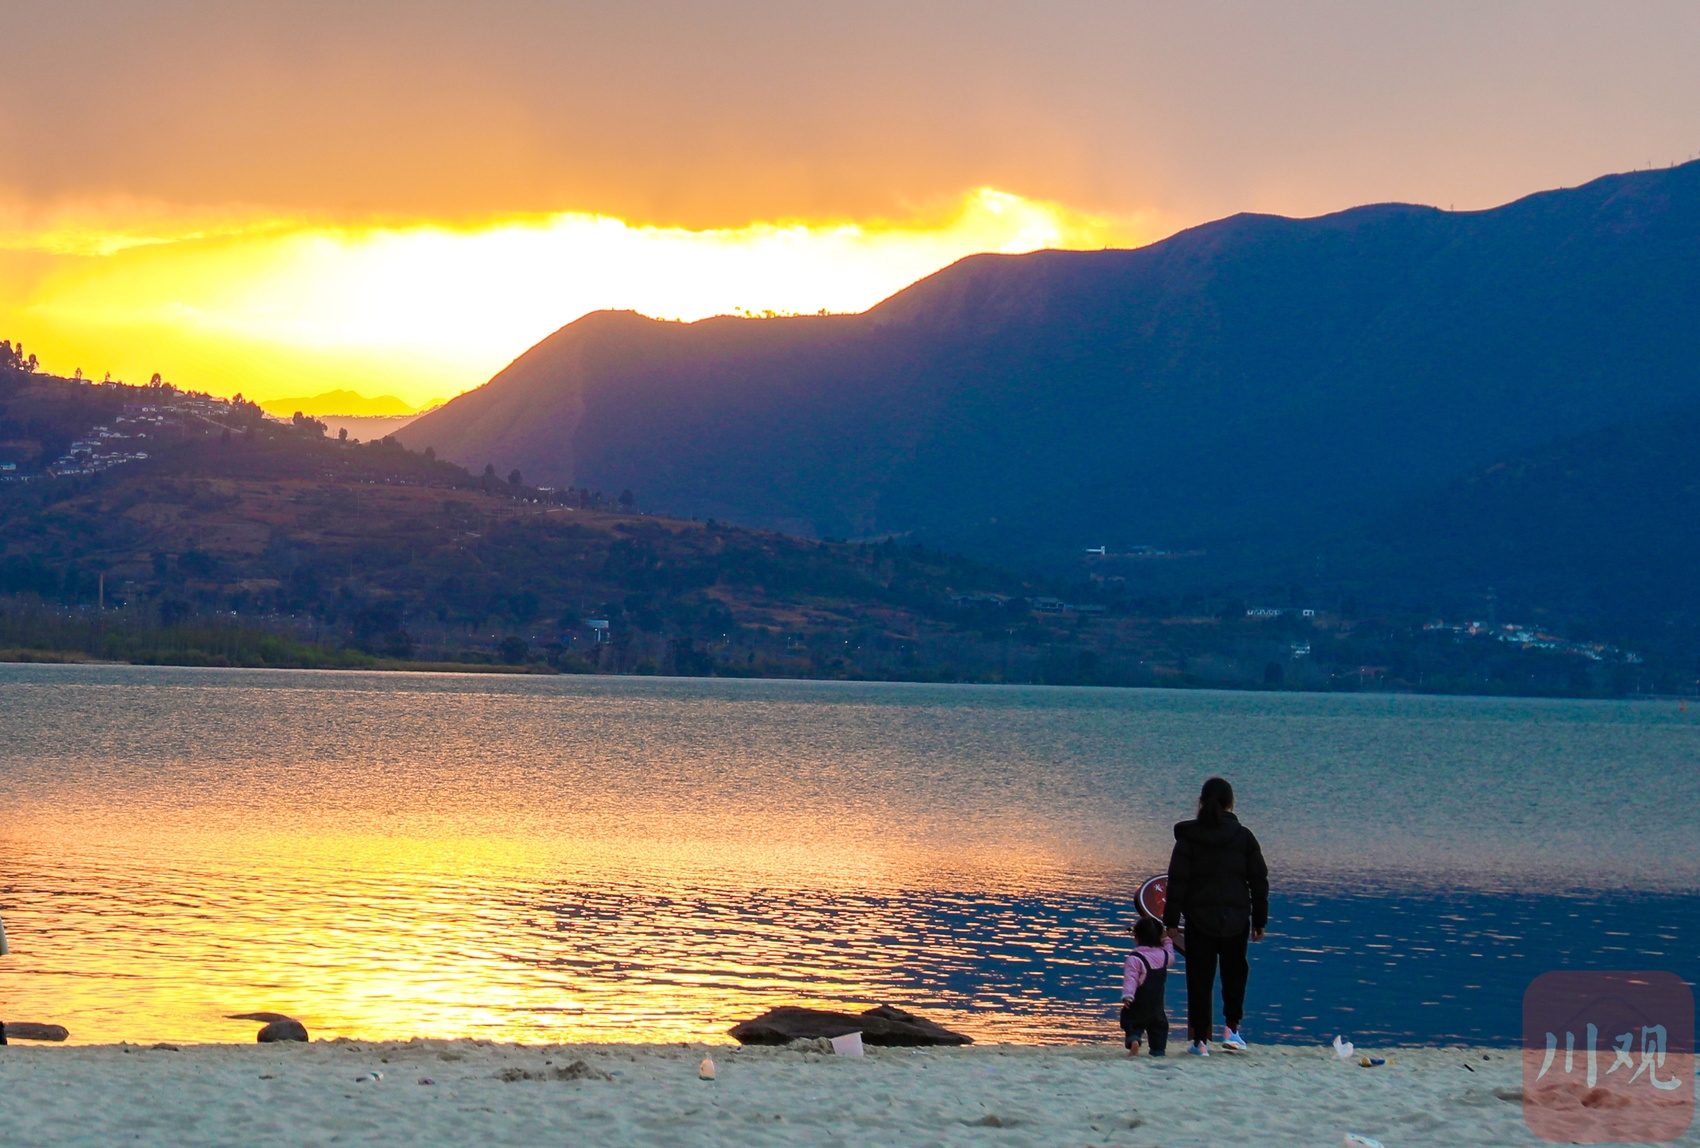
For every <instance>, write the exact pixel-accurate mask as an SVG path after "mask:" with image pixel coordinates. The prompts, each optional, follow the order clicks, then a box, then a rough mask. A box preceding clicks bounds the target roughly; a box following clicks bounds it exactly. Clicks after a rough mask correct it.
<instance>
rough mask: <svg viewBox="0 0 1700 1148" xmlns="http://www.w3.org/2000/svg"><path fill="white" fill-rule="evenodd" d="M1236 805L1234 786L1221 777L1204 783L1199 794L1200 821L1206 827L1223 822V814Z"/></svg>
mask: <svg viewBox="0 0 1700 1148" xmlns="http://www.w3.org/2000/svg"><path fill="white" fill-rule="evenodd" d="M1233 807H1234V787H1233V786H1231V785H1229V784H1228V783H1227V782H1226V781H1225V780H1223V779H1222V778H1220V777H1212V778H1211V779H1210V780H1209V781H1207V782H1205V783H1204V789H1203V790H1202V791H1201V792H1200V793H1199V795H1198V822H1199V824H1200V825H1203V826H1205V827H1206V828H1211V829H1213V828H1215V827H1216V826H1218V825H1220V824H1221V823H1222V814H1224V813H1226V812H1227V811H1228V810H1230V809H1232V808H1233Z"/></svg>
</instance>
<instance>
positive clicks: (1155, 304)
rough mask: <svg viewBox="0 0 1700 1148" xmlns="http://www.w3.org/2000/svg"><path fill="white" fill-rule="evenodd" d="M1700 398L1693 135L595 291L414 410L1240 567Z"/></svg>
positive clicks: (521, 459)
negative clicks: (1626, 166) (915, 261)
mask: <svg viewBox="0 0 1700 1148" xmlns="http://www.w3.org/2000/svg"><path fill="white" fill-rule="evenodd" d="M1694 403H1700V164H1687V165H1684V166H1681V167H1677V168H1672V169H1667V170H1660V171H1648V172H1636V173H1632V174H1625V175H1614V176H1608V177H1605V178H1602V179H1597V180H1594V181H1593V182H1591V183H1588V184H1586V185H1584V186H1582V187H1578V188H1573V189H1567V190H1560V191H1549V192H1543V193H1541V194H1537V195H1532V196H1529V197H1527V198H1525V199H1521V200H1518V201H1516V202H1514V203H1511V204H1507V205H1505V206H1503V207H1499V208H1495V209H1492V210H1488V211H1478V212H1457V213H1454V212H1448V211H1441V210H1437V209H1435V208H1429V207H1418V206H1410V205H1403V204H1381V205H1375V206H1369V207H1361V208H1355V209H1353V210H1350V211H1343V212H1340V213H1337V214H1333V215H1327V216H1322V217H1319V218H1315V219H1286V218H1281V217H1276V216H1265V215H1238V216H1234V217H1232V218H1228V219H1224V220H1220V221H1218V222H1215V223H1210V224H1206V225H1204V226H1201V227H1196V228H1193V229H1191V230H1189V231H1185V232H1182V233H1180V234H1178V235H1175V236H1173V237H1172V238H1170V239H1167V240H1165V241H1163V242H1161V243H1156V244H1152V245H1151V246H1149V247H1145V248H1140V249H1138V250H1132V251H1095V252H1067V251H1044V252H1038V253H1035V254H1031V255H1023V256H1000V255H980V256H974V257H971V258H968V259H964V260H962V261H960V262H959V263H956V264H954V265H953V266H951V267H948V268H946V269H945V270H943V271H940V272H938V273H937V274H935V275H932V276H930V277H928V278H926V279H924V280H921V281H920V282H918V283H916V284H914V285H913V286H911V287H909V288H907V289H906V290H904V291H901V292H899V293H898V294H896V295H894V296H893V297H891V298H890V299H888V300H886V301H885V302H884V303H881V304H880V305H879V306H877V307H875V308H873V309H872V310H870V311H868V312H866V313H864V314H861V315H855V316H831V317H798V318H779V319H742V318H716V319H709V320H704V321H702V322H698V323H692V324H680V323H666V322H658V321H654V320H650V319H646V318H644V317H641V316H639V315H636V314H632V313H620V312H601V313H597V314H593V315H588V316H586V317H584V318H583V319H580V320H579V321H577V322H575V323H572V324H570V325H568V326H566V327H564V328H562V329H561V330H560V331H557V332H556V333H555V334H553V335H551V336H550V337H549V338H547V339H545V340H544V341H543V342H541V343H539V344H538V345H537V346H536V347H533V348H532V349H531V350H529V351H527V352H526V353H525V354H524V355H522V356H521V357H520V358H519V359H517V360H515V362H514V363H513V364H512V365H511V366H509V367H508V368H507V369H505V370H504V371H502V372H501V373H500V374H498V375H497V376H496V377H495V378H493V379H492V380H491V381H490V382H489V383H488V384H486V385H485V386H483V387H481V388H479V389H477V390H475V391H472V392H470V393H468V394H465V395H462V396H461V397H459V398H457V399H455V400H454V401H452V402H450V403H448V404H447V405H445V406H444V407H442V408H440V409H438V410H437V411H435V412H433V413H430V414H427V415H425V416H424V417H422V418H420V419H419V420H418V421H416V422H414V423H413V424H411V425H410V426H409V427H407V428H406V430H405V431H403V432H402V434H401V436H400V437H401V438H402V439H403V441H405V442H406V443H408V444H409V445H410V446H413V447H416V448H417V447H423V446H426V445H431V446H434V447H435V448H436V449H437V451H438V452H439V453H441V454H443V455H445V456H447V457H449V458H452V459H454V460H455V461H457V462H461V463H464V464H467V465H469V466H473V467H479V468H481V467H482V466H483V465H484V464H485V463H486V462H494V463H495V464H496V466H497V468H498V469H499V470H501V471H502V472H504V473H505V472H506V471H507V469H508V468H510V467H518V468H519V469H520V470H522V471H523V472H524V474H525V475H526V477H527V479H529V480H531V481H536V482H542V483H548V484H553V485H560V486H567V485H577V486H581V487H582V486H589V487H595V488H598V489H603V490H618V489H623V488H628V487H629V488H632V489H634V490H636V491H638V492H639V494H640V500H641V502H642V503H643V504H644V505H645V506H648V507H650V508H652V509H655V510H658V511H665V512H669V513H673V514H677V515H687V516H688V515H697V516H704V517H708V516H712V517H717V518H724V519H730V520H734V521H738V522H743V523H747V524H752V525H759V526H769V527H778V528H781V529H786V530H791V531H794V532H800V533H813V534H819V535H826V536H843V537H861V536H873V535H883V534H907V535H912V536H914V537H918V538H921V539H924V540H925V541H927V542H929V543H936V544H940V545H944V546H949V547H953V548H956V549H960V550H963V551H966V552H968V553H970V554H974V555H977V556H981V557H986V558H991V559H995V560H999V561H1005V562H1014V563H1016V564H1019V565H1024V566H1028V567H1040V566H1049V567H1052V568H1061V567H1062V566H1065V565H1067V564H1068V563H1072V562H1075V561H1077V556H1078V554H1079V551H1080V549H1081V548H1083V547H1086V546H1097V545H1102V544H1108V545H1109V546H1110V547H1111V548H1112V549H1116V548H1122V547H1129V546H1133V545H1136V544H1146V545H1152V546H1157V547H1163V548H1171V549H1175V550H1181V549H1193V550H1202V551H1204V552H1205V553H1206V554H1207V555H1229V554H1232V555H1237V558H1236V559H1235V565H1234V567H1233V568H1234V570H1236V571H1237V572H1238V575H1243V574H1245V573H1246V571H1247V569H1248V564H1249V566H1251V567H1255V566H1256V564H1257V562H1258V561H1260V556H1261V555H1265V554H1268V555H1275V554H1277V553H1288V552H1291V553H1298V552H1302V551H1305V550H1306V549H1307V548H1311V547H1313V546H1317V545H1332V543H1330V542H1329V540H1330V539H1338V538H1340V537H1341V534H1342V532H1343V531H1348V530H1353V529H1356V526H1357V524H1359V523H1362V522H1364V521H1366V517H1365V516H1368V518H1369V519H1374V517H1375V516H1376V515H1378V514H1379V515H1383V516H1386V515H1392V514H1395V513H1396V508H1398V507H1401V506H1404V505H1407V504H1410V503H1412V500H1418V501H1420V500H1422V499H1424V498H1428V497H1431V496H1433V497H1439V495H1438V494H1436V493H1434V492H1438V491H1441V490H1442V489H1444V488H1445V487H1446V486H1447V484H1449V483H1455V482H1461V481H1463V480H1465V479H1467V478H1468V477H1469V476H1470V475H1471V474H1473V473H1476V472H1477V471H1479V470H1480V469H1481V468H1484V467H1487V466H1491V465H1493V464H1495V463H1498V462H1502V461H1504V460H1505V459H1506V458H1508V457H1511V456H1514V455H1519V454H1521V453H1528V452H1538V451H1540V450H1545V449H1549V444H1555V443H1558V442H1560V441H1561V440H1566V439H1570V438H1573V437H1575V436H1587V435H1590V434H1596V433H1597V432H1602V431H1604V430H1605V429H1606V428H1608V427H1611V426H1613V425H1614V424H1619V423H1625V422H1628V421H1631V420H1636V419H1641V420H1646V419H1656V418H1657V417H1658V416H1659V415H1660V413H1661V412H1664V411H1669V410H1674V409H1677V408H1680V407H1685V406H1688V405H1690V404H1694ZM1685 425H1686V424H1685ZM1601 441H1610V440H1609V439H1607V440H1601ZM1550 449H1553V450H1557V449H1559V448H1558V447H1550ZM1677 453H1680V452H1674V451H1673V450H1671V449H1669V448H1668V447H1667V448H1664V449H1661V452H1660V453H1659V457H1660V458H1662V459H1668V458H1671V457H1673V456H1674V454H1677ZM1612 482H1613V483H1614V484H1615V486H1614V489H1622V488H1623V486H1624V481H1623V479H1622V476H1621V475H1618V476H1617V477H1615V478H1613V479H1612ZM1425 505H1426V504H1425ZM1496 513H1498V514H1500V515H1501V517H1502V518H1507V516H1509V517H1508V518H1507V520H1508V521H1510V522H1512V523H1513V524H1514V523H1515V522H1516V518H1517V516H1516V514H1515V512H1514V511H1511V510H1506V509H1504V508H1501V509H1500V510H1498V511H1496ZM1443 520H1445V515H1444V514H1442V513H1440V512H1439V511H1432V512H1427V513H1426V517H1424V518H1423V519H1422V521H1423V522H1427V523H1430V524H1433V523H1437V522H1441V521H1443ZM1426 528H1427V527H1425V529H1426ZM1412 529H1413V530H1415V529H1417V524H1416V523H1415V522H1413V523H1412ZM1406 541H1407V542H1409V543H1410V545H1413V546H1420V545H1421V543H1419V542H1418V541H1415V540H1406ZM1400 546H1401V547H1403V546H1405V543H1404V542H1401V543H1400ZM1394 549H1398V548H1397V547H1395V548H1394ZM1360 557H1361V554H1360ZM1221 570H1222V572H1227V571H1228V567H1222V568H1221ZM1366 570H1367V568H1364V569H1360V570H1359V571H1358V573H1359V574H1361V575H1362V576H1363V577H1364V578H1368V579H1370V580H1371V581H1373V579H1374V577H1375V574H1374V572H1373V571H1368V572H1367V573H1366V572H1365V571H1366ZM1238 575H1236V576H1238Z"/></svg>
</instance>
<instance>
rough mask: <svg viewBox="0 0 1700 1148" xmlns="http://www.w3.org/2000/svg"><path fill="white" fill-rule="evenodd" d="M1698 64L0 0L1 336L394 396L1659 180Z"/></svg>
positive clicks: (1564, 16) (1445, 46)
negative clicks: (1203, 231)
mask: <svg viewBox="0 0 1700 1148" xmlns="http://www.w3.org/2000/svg"><path fill="white" fill-rule="evenodd" d="M1697 49H1700V6H1696V5H1694V4H1692V3H1690V2H1687V0H1683V2H1658V0H1647V2H1643V3H1637V4H1635V5H1633V6H1624V5H1607V4H1603V3H1599V4H1577V3H1569V2H1566V0H1541V2H1538V3H1534V2H1531V3H1498V4H1495V3H1453V2H1448V0H1435V2H1431V3H1425V4H1420V5H1418V4H1411V5H1402V6H1397V7H1396V6H1392V5H1383V4H1364V3H1284V4H1264V3H1226V2H1223V3H1188V4H1184V5H1183V4H1173V3H1137V2H1129V0H1103V2H1079V3H1058V2H1053V3H1048V4H1002V3H996V2H986V0H981V2H976V3H930V2H926V0H909V2H906V3H902V4H895V3H878V2H875V3H864V4H857V5H821V4H817V5H794V4H791V5H781V4H772V3H756V2H749V0H744V2H736V3H732V2H728V3H722V4H707V3H695V4H689V3H651V4H637V5H607V4H595V5H592V4H578V3H563V2H552V3H546V2H542V0H510V2H506V3H488V2H486V3H472V2H470V0H410V2H407V3H401V2H389V3H378V2H369V0H338V2H328V0H327V2H299V3H281V2H279V3H241V2H226V3H210V2H190V0H147V2H142V0H86V2H83V0H52V2H35V0H9V2H8V3H7V4H6V5H5V7H4V11H3V12H0V155H4V156H5V157H6V158H5V162H4V163H0V337H5V338H12V339H22V340H23V342H24V343H25V344H26V345H27V346H28V347H29V349H30V350H33V351H35V352H37V353H38V354H39V355H40V356H41V358H42V360H43V365H44V366H45V367H46V368H48V369H51V370H54V371H57V372H63V373H67V374H68V373H70V372H71V371H72V369H73V368H79V367H80V368H81V369H82V370H83V371H84V373H85V374H88V375H93V376H94V377H97V378H98V377H100V376H101V375H103V374H104V373H105V372H107V371H111V372H112V373H113V375H114V376H115V377H120V378H125V379H127V380H130V381H141V380H144V379H145V378H146V376H147V375H148V374H151V373H152V372H153V371H156V370H157V371H161V372H162V373H164V374H165V376H166V377H167V378H169V379H172V380H173V381H175V382H178V383H179V384H181V385H184V386H188V387H195V388H201V389H210V390H213V391H215V392H219V393H230V392H232V391H237V390H240V391H243V392H245V393H247V394H249V395H250V396H253V397H260V398H266V397H271V396H278V395H301V394H311V393H315V392H317V391H324V390H331V389H333V388H338V387H345V388H349V389H352V390H356V391H359V392H361V393H363V394H367V395H376V394H383V393H390V394H396V395H399V396H401V397H403V398H405V399H407V400H408V401H410V402H415V403H420V402H425V401H427V400H429V399H431V398H434V397H440V396H446V395H452V394H454V393H457V392H458V391H461V390H464V389H466V388H468V387H471V386H475V385H477V384H478V383H480V382H482V381H483V380H484V379H485V378H487V377H488V376H489V375H490V374H491V373H492V372H493V371H495V370H497V369H499V368H500V367H501V366H503V365H504V364H505V363H506V362H508V361H509V360H510V359H512V358H513V357H514V356H515V355H517V354H518V353H520V352H521V351H523V350H524V349H525V348H526V347H527V346H529V345H530V344H531V343H533V342H535V341H537V340H538V339H540V338H542V337H543V336H545V335H547V334H548V333H549V332H550V331H552V330H554V329H555V328H556V327H558V326H560V325H561V324H563V323H565V322H568V321H570V320H571V319H573V318H575V317H577V316H578V315H580V314H583V313H584V312H585V311H587V310H591V309H595V308H598V307H633V308H636V309H638V310H641V311H644V312H646V313H649V314H654V315H657V316H662V317H668V318H697V317H700V316H703V315H709V314H715V313H722V312H731V311H733V310H734V309H736V308H744V309H747V310H751V311H762V310H768V309H772V310H779V311H816V310H819V309H822V308H826V309H829V310H834V311H840V310H859V309H862V308H864V307H867V306H869V305H871V304H872V303H874V302H876V301H877V300H878V299H880V298H881V297H883V296H885V295H887V294H889V293H891V292H892V291H894V290H896V289H898V288H900V287H902V286H903V285H905V284H906V283H908V282H910V281H912V280H914V279H915V278H917V277H919V276H921V275H924V274H927V273H929V272H931V271H933V270H935V269H937V268H938V267H940V266H942V265H944V264H946V263H948V262H950V261H951V260H953V259H956V258H958V257H960V256H962V255H965V254H968V253H970V252H973V251H980V250H1001V251H1020V250H1031V249H1033V248H1036V247H1043V246H1072V247H1098V246H1104V245H1106V244H1111V245H1122V244H1137V243H1141V242H1147V241H1150V240H1151V239H1154V238H1158V237H1161V236H1162V235H1165V234H1168V233H1170V232H1172V231H1174V230H1175V229H1177V228H1179V227H1183V226H1187V225H1189V224H1193V223H1198V222H1203V221H1205V220H1207V219H1211V218H1215V217H1218V216H1221V215H1225V214H1230V213H1232V212H1235V211H1242V210H1250V211H1268V212H1280V213H1284V214H1297V215H1306V214H1316V213H1320V212H1325V211H1331V210H1337V209H1339V208H1343V207H1348V206H1351V205H1354V204H1358V203H1363V202H1372V201H1378V200H1389V199H1398V200H1407V201H1416V202H1423V203H1431V204H1437V205H1440V206H1448V205H1453V206H1456V207H1457V208H1459V209H1467V208H1480V207H1487V206H1491V205H1493V204H1496V203H1500V202H1503V201H1506V200H1509V199H1512V198H1515V197H1516V196H1518V195H1522V194H1525V193H1527V192H1530V191H1534V190H1538V189H1541V188H1545V187H1552V186H1561V185H1568V184H1575V183H1579V182H1582V181H1584V180H1587V179H1590V178H1592V177H1594V176H1596V175H1600V174H1604V173H1606V172H1610V171H1622V170H1628V169H1631V168H1635V167H1645V166H1648V165H1659V166H1662V165H1664V164H1667V163H1670V162H1673V161H1681V160H1685V159H1688V158H1690V157H1691V156H1693V155H1695V153H1696V152H1697V151H1700V68H1696V67H1694V65H1693V60H1694V58H1695V55H1696V50H1697Z"/></svg>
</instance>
